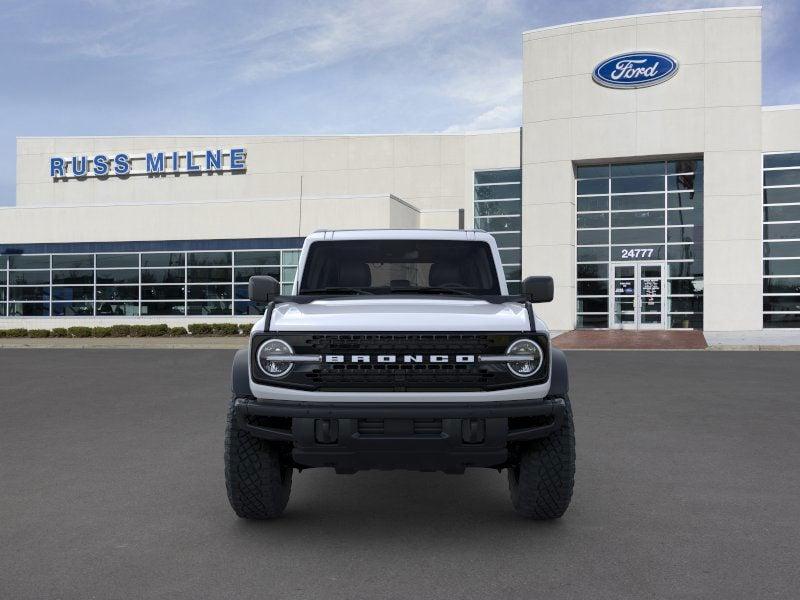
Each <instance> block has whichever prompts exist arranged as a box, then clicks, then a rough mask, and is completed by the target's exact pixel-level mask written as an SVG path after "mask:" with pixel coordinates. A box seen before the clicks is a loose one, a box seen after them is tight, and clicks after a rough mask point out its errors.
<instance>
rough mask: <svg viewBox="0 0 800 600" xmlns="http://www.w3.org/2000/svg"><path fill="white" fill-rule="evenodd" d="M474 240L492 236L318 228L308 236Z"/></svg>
mask: <svg viewBox="0 0 800 600" xmlns="http://www.w3.org/2000/svg"><path fill="white" fill-rule="evenodd" d="M375 239H378V240H475V241H486V242H491V241H492V240H493V239H494V238H492V236H491V235H489V234H488V233H486V232H485V231H481V230H479V229H338V230H332V229H327V230H319V231H315V232H314V233H312V234H311V235H309V236H308V238H307V242H311V241H316V240H375Z"/></svg>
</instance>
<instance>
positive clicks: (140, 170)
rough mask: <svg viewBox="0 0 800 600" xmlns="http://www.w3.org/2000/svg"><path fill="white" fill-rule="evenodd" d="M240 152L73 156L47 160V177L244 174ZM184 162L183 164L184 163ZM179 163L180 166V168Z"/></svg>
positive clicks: (208, 151)
mask: <svg viewBox="0 0 800 600" xmlns="http://www.w3.org/2000/svg"><path fill="white" fill-rule="evenodd" d="M246 159H247V151H246V150H245V149H244V148H232V149H230V150H220V149H218V148H214V149H208V150H202V151H197V152H196V151H194V150H186V151H180V152H179V151H175V152H169V153H167V152H163V151H160V152H147V153H144V154H136V155H131V154H127V153H125V152H119V153H117V154H115V155H114V156H113V157H109V156H107V155H105V154H96V155H95V156H85V155H76V156H69V157H62V156H53V157H51V158H50V177H52V178H54V179H74V178H81V179H83V178H87V177H108V176H114V177H122V176H126V175H157V174H160V173H175V174H178V173H203V172H205V173H215V172H220V171H244V170H245V169H246V168H247V166H246V164H245V161H246ZM184 161H185V162H184ZM182 163H183V164H182Z"/></svg>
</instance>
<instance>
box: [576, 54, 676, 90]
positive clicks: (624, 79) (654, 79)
mask: <svg viewBox="0 0 800 600" xmlns="http://www.w3.org/2000/svg"><path fill="white" fill-rule="evenodd" d="M677 72H678V61H677V60H675V59H674V58H672V57H671V56H667V55H666V54H661V53H658V52H628V53H626V54H618V55H617V56H612V57H611V58H609V59H606V60H604V61H603V62H601V63H600V64H599V65H597V66H596V67H595V68H594V72H593V73H592V79H594V80H595V82H596V83H599V84H600V85H602V86H605V87H610V88H641V87H648V86H651V85H656V84H659V83H662V82H664V81H666V80H667V79H669V78H670V77H672V76H673V75H675V73H677Z"/></svg>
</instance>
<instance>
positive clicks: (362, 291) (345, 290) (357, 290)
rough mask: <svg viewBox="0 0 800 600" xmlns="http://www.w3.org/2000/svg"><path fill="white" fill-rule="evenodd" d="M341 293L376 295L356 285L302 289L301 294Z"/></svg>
mask: <svg viewBox="0 0 800 600" xmlns="http://www.w3.org/2000/svg"><path fill="white" fill-rule="evenodd" d="M339 293H350V294H367V295H369V296H374V294H373V293H372V292H370V291H369V290H365V289H362V288H355V287H342V286H338V287H337V286H333V287H324V288H315V289H311V290H300V294H301V295H304V296H305V295H308V294H339Z"/></svg>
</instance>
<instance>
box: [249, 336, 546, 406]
mask: <svg viewBox="0 0 800 600" xmlns="http://www.w3.org/2000/svg"><path fill="white" fill-rule="evenodd" d="M523 336H525V337H536V339H537V340H538V342H539V344H540V345H541V346H542V348H543V349H545V351H546V343H547V338H546V336H544V335H541V334H532V333H531V334H527V335H526V334H524V333H520V332H516V333H277V334H272V337H280V338H281V339H283V340H285V341H286V342H287V343H288V344H289V345H291V347H292V348H293V349H294V352H295V353H296V354H310V355H322V356H326V355H336V356H340V357H345V360H343V361H341V362H327V361H323V362H321V363H319V362H315V363H298V364H296V365H295V366H294V369H293V370H292V371H291V372H290V373H289V375H288V376H287V377H285V378H283V379H281V380H279V381H274V382H272V381H268V380H264V383H269V384H271V385H286V386H293V387H297V388H300V389H311V390H322V391H355V392H361V391H366V390H374V391H389V392H392V391H415V390H416V391H481V390H490V389H502V388H506V387H518V386H522V385H531V384H533V383H540V382H541V378H540V377H538V376H537V377H536V378H532V379H531V380H521V379H519V378H517V377H515V376H514V375H512V374H511V372H510V371H509V369H508V367H507V365H506V363H503V362H498V363H479V362H478V361H477V356H479V355H481V354H503V353H505V351H506V348H508V346H509V344H510V343H511V342H512V341H513V340H515V339H518V338H520V337H523ZM257 345H258V341H257V340H254V347H257ZM545 354H546V352H545ZM353 355H361V356H367V357H369V358H370V360H369V361H368V362H354V361H353V360H352V359H351V357H352V356H353ZM381 355H394V356H395V357H397V360H396V362H381V363H379V362H378V361H377V357H378V356H381ZM405 355H422V356H423V357H425V358H424V362H403V361H402V360H401V358H400V357H403V356H405ZM433 355H446V356H447V357H449V360H448V362H432V361H430V360H429V357H430V356H433ZM459 355H471V356H473V357H475V358H476V360H474V362H456V358H455V357H456V356H459ZM256 372H257V371H255V370H254V373H256ZM542 374H543V377H544V378H546V377H547V365H543V368H542Z"/></svg>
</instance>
